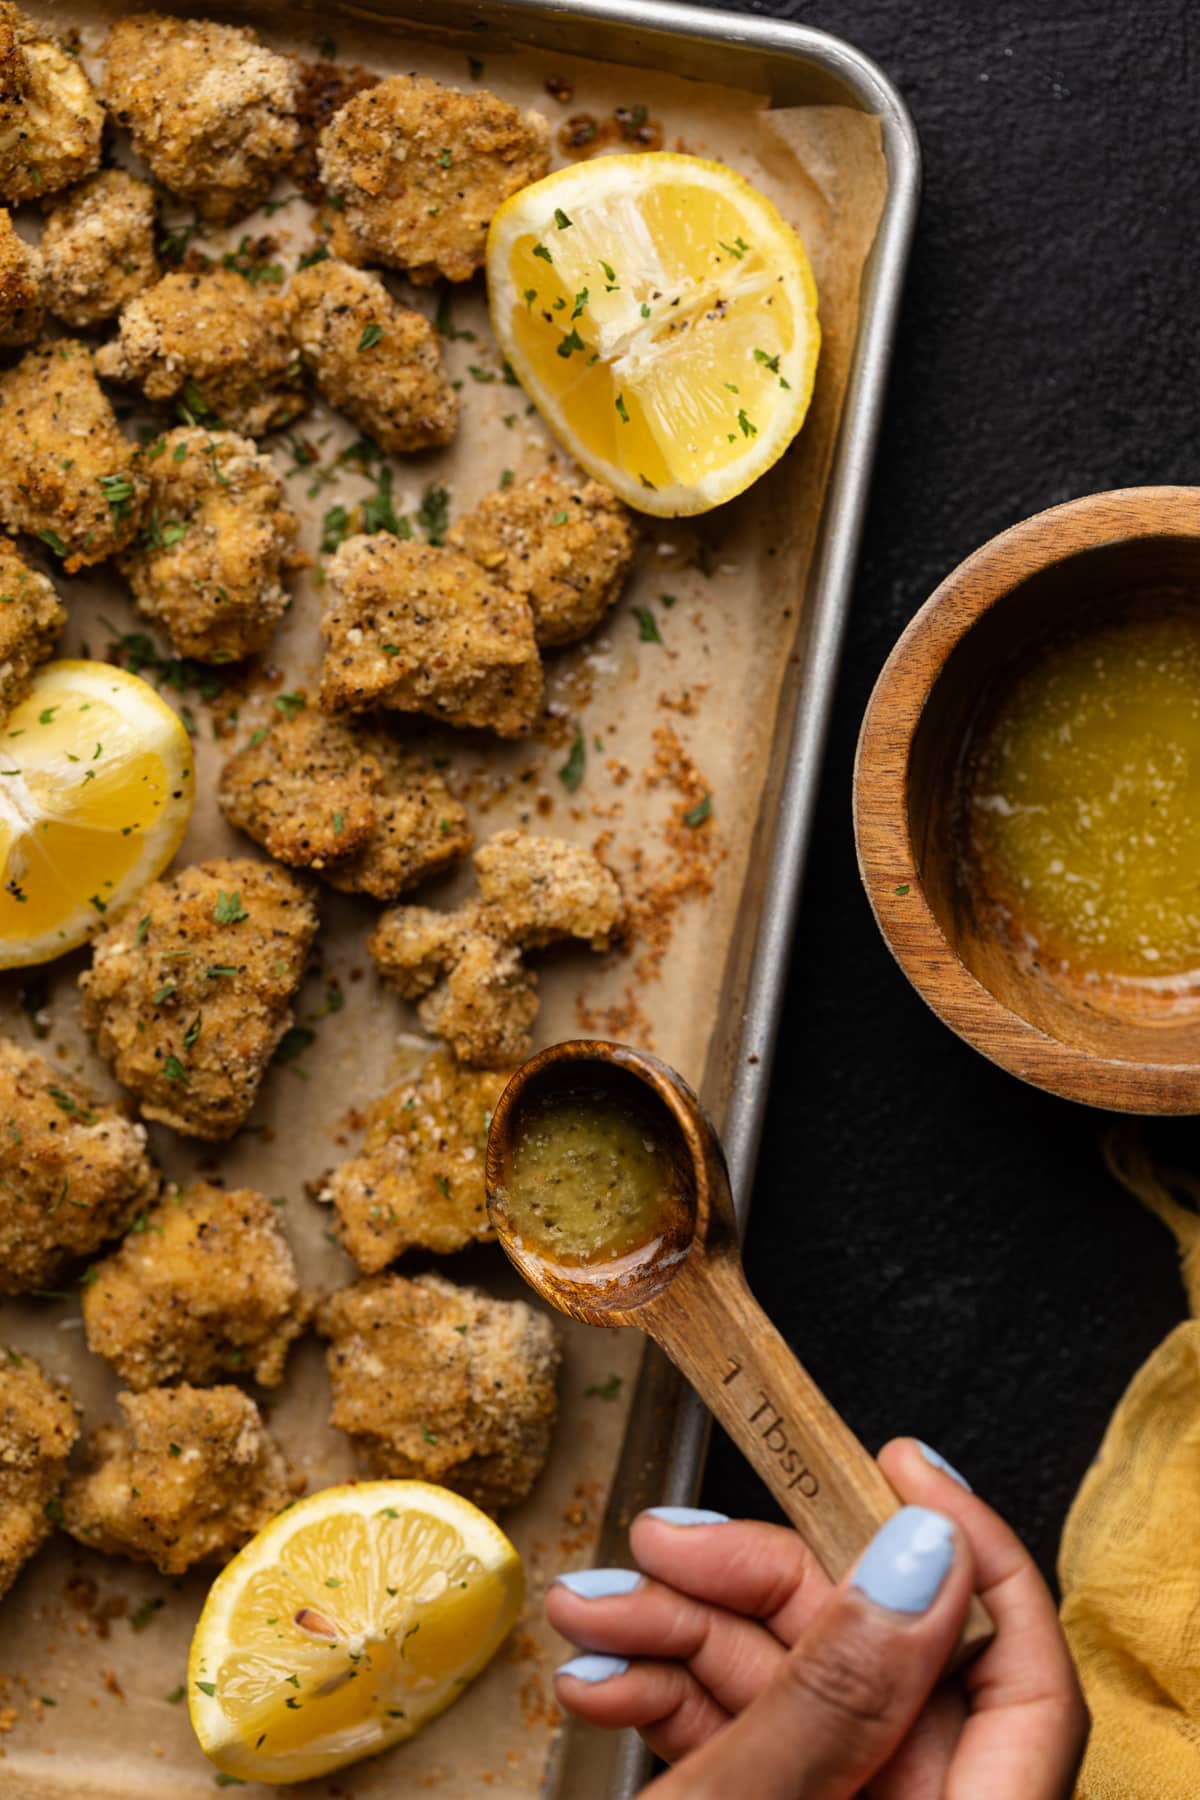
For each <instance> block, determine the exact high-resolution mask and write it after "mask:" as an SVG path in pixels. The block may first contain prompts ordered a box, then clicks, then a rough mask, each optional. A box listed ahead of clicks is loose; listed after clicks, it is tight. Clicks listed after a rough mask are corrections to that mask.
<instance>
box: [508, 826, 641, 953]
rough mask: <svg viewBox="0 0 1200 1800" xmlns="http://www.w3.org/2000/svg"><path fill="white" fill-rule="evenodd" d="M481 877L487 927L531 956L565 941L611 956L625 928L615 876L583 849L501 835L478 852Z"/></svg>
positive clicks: (542, 839) (554, 840)
mask: <svg viewBox="0 0 1200 1800" xmlns="http://www.w3.org/2000/svg"><path fill="white" fill-rule="evenodd" d="M475 878H476V880H477V881H478V883H479V895H480V899H481V900H482V902H483V904H482V905H481V906H480V908H479V909H478V912H477V914H476V917H477V920H478V922H479V924H480V926H481V927H482V928H483V929H484V930H486V931H489V932H491V933H492V935H493V936H495V937H499V938H502V939H504V940H505V941H506V942H508V943H513V944H520V945H521V946H522V948H523V949H526V950H531V949H535V948H537V947H539V946H541V945H543V944H556V943H559V942H561V940H562V939H563V938H578V939H579V941H580V942H581V943H584V944H590V945H591V947H592V949H593V950H610V949H611V948H612V946H613V944H614V943H615V941H616V940H617V938H618V937H619V936H620V935H621V931H622V929H623V927H624V923H625V902H624V900H623V899H622V897H621V889H620V887H619V885H618V883H617V878H616V876H615V875H614V874H613V872H612V870H611V869H608V868H606V867H605V865H604V864H603V863H602V862H601V861H600V859H599V857H597V856H595V855H593V853H592V852H591V851H590V850H586V849H584V847H583V846H582V845H581V844H568V843H566V842H564V840H563V839H562V838H551V837H535V836H533V835H532V834H531V833H530V832H527V831H498V832H497V833H496V834H495V836H494V837H492V838H489V839H488V841H487V843H486V844H483V845H481V846H480V848H479V849H478V850H477V851H476V852H475Z"/></svg>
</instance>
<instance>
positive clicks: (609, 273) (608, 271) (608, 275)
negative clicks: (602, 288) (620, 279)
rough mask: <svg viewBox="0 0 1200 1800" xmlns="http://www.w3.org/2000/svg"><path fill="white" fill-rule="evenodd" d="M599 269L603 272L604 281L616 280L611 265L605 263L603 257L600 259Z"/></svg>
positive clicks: (615, 273)
mask: <svg viewBox="0 0 1200 1800" xmlns="http://www.w3.org/2000/svg"><path fill="white" fill-rule="evenodd" d="M600 267H601V268H602V269H603V270H604V279H605V280H606V281H615V280H616V279H617V271H616V270H615V269H614V268H613V266H612V264H611V263H606V262H605V260H604V258H603V257H601V258H600Z"/></svg>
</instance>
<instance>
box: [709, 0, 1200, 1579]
mask: <svg viewBox="0 0 1200 1800" xmlns="http://www.w3.org/2000/svg"><path fill="white" fill-rule="evenodd" d="M743 10H747V11H758V12H766V13H773V14H775V15H777V16H779V17H789V18H794V19H795V20H797V21H799V22H801V23H804V24H809V25H815V26H819V27H822V28H823V29H825V30H828V31H831V32H834V33H837V34H838V35H840V36H842V37H844V38H846V39H848V40H849V41H850V42H851V43H853V44H856V45H857V46H858V47H859V48H860V49H862V50H864V51H865V52H866V53H867V54H868V55H870V56H873V57H874V58H875V59H876V60H877V61H878V62H879V64H880V65H881V66H882V68H883V69H884V70H885V71H886V72H887V73H888V74H889V75H890V76H891V78H892V79H893V81H894V82H895V83H896V84H897V86H898V87H899V88H900V90H901V92H902V93H903V94H904V96H905V98H906V99H907V102H908V104H909V107H910V108H911V111H912V113H913V117H914V119H915V121H916V126H917V130H918V132H919V134H920V138H921V144H922V148H923V151H924V159H925V183H924V197H923V201H922V209H921V218H920V223H919V225H918V230H917V238H916V244H915V248H914V253H913V258H912V262H911V265H910V274H909V281H908V288H907V297H906V302H905V306H904V309H903V315H902V319H901V325H900V335H899V344H898V350H897V355H896V360H895V364H894V369H893V377H892V384H891V393H890V402H889V405H888V409H887V414H886V420H885V424H884V429H883V436H882V441H881V444H880V449H879V456H878V461H877V465H876V475H875V483H874V490H873V497H872V502H871V507H870V511H869V514H868V519H867V527H866V538H865V545H864V551H863V556H862V561H861V564H860V571H859V580H858V584H857V591H856V594H855V599H854V609H853V614H852V617H851V622H850V630H849V638H848V642H847V646H846V656H845V661H844V664H843V670H842V677H841V684H840V692H839V701H838V706H837V711H836V718H835V724H834V729H833V734H832V737H831V740H830V745H829V752H828V758H827V762H826V767H825V775H824V780H823V784H822V792H821V800H820V809H819V813H818V818H817V826H816V831H815V836H814V841H813V846H812V856H811V860H810V865H809V873H808V878H807V882H806V888H805V895H804V903H803V909H802V913H801V920H800V929H799V934H798V937H797V941H796V946H795V952H794V960H793V963H792V967H791V971H790V973H789V974H788V976H787V982H788V987H787V1006H786V1011H785V1015H784V1021H783V1031H782V1037H781V1042H780V1048H779V1055H778V1060H777V1063H776V1071H775V1079H774V1088H773V1094H772V1102H771V1108H770V1113H769V1117H768V1122H767V1131H766V1139H765V1143H764V1146H763V1152H762V1159H761V1162H760V1165H759V1179H758V1183H757V1188H756V1193H755V1199H754V1205H753V1210H752V1213H751V1223H750V1232H749V1240H748V1245H747V1265H748V1270H749V1275H750V1279H751V1282H752V1284H753V1286H754V1288H755V1290H756V1292H757V1293H758V1295H759V1296H760V1298H761V1299H762V1301H763V1303H764V1304H765V1306H766V1307H767V1308H768V1310H769V1311H770V1312H771V1314H772V1315H773V1316H774V1318H775V1319H776V1320H777V1321H778V1322H779V1324H780V1326H781V1327H782V1328H783V1330H784V1331H785V1332H786V1334H787V1336H788V1337H789V1338H790V1340H791V1342H792V1343H793V1344H794V1345H795V1347H796V1349H797V1351H798V1352H799V1353H800V1355H801V1356H802V1357H803V1358H804V1359H805V1361H806V1362H807V1363H808V1365H809V1367H810V1368H811V1369H812V1371H813V1373H814V1374H815V1375H816V1377H817V1379H818V1380H819V1381H820V1382H821V1383H822V1385H823V1386H824V1387H825V1388H826V1390H827V1392H828V1393H829V1394H830V1396H831V1398H833V1399H834V1401H835V1402H836V1403H837V1405H838V1406H839V1407H840V1408H841V1410H842V1411H843V1412H844V1413H845V1415H846V1417H847V1418H848V1419H849V1421H850V1423H851V1424H852V1425H853V1426H854V1428H855V1429H856V1430H857V1431H858V1432H859V1433H860V1435H861V1436H862V1437H863V1438H864V1440H865V1441H866V1442H867V1443H868V1444H869V1445H870V1446H871V1447H872V1448H877V1447H878V1446H879V1444H881V1443H882V1442H883V1441H884V1440H885V1439H886V1438H888V1437H890V1436H892V1435H893V1434H895V1433H898V1432H914V1433H916V1434H918V1435H919V1436H921V1437H924V1438H926V1439H927V1440H928V1441H929V1442H930V1443H932V1444H934V1445H936V1446H937V1447H938V1448H939V1449H940V1450H941V1451H943V1452H944V1454H946V1455H947V1456H949V1457H950V1458H951V1459H952V1461H954V1462H955V1463H956V1464H957V1465H958V1466H959V1467H960V1468H961V1469H962V1470H963V1472H964V1473H965V1474H966V1475H967V1477H968V1478H969V1479H970V1481H971V1482H972V1484H973V1485H974V1486H975V1487H976V1488H977V1489H978V1490H979V1491H980V1492H981V1493H982V1494H983V1495H985V1496H986V1497H987V1498H988V1499H989V1500H991V1501H992V1502H993V1503H994V1504H995V1505H996V1506H997V1507H999V1508H1000V1509H1001V1511H1003V1512H1004V1513H1005V1514H1006V1515H1007V1516H1008V1518H1009V1519H1010V1520H1011V1521H1012V1522H1013V1524H1014V1525H1015V1526H1016V1527H1017V1529H1018V1530H1019V1531H1020V1532H1021V1534H1022V1535H1023V1536H1024V1537H1025V1539H1026V1540H1027V1542H1028V1543H1029V1544H1030V1545H1031V1547H1032V1548H1033V1550H1034V1551H1035V1553H1036V1555H1037V1557H1038V1559H1039V1560H1040V1562H1041V1563H1042V1566H1043V1567H1044V1568H1045V1570H1046V1571H1047V1573H1049V1572H1051V1571H1052V1569H1053V1566H1054V1562H1055V1557H1056V1554H1057V1548H1058V1540H1059V1534H1060V1531H1061V1527H1062V1521H1063V1518H1064V1516H1065V1514H1066V1511H1067V1508H1068V1506H1069V1504H1070V1501H1071V1498H1072V1496H1073V1494H1074V1492H1075V1489H1076V1486H1077V1484H1078V1481H1079V1479H1080V1476H1081V1475H1082V1473H1083V1471H1084V1469H1085V1468H1086V1466H1087V1464H1088V1461H1089V1460H1090V1458H1091V1457H1092V1455H1093V1454H1094V1452H1095V1450H1096V1448H1097V1446H1098V1444H1099V1442H1100V1438H1101V1436H1102V1433H1103V1431H1104V1427H1105V1424H1106V1422H1107V1420H1108V1418H1109V1415H1110V1413H1111V1412H1112V1409H1113V1407H1114V1406H1115V1404H1116V1401H1117V1399H1118V1398H1119V1396H1120V1394H1121V1392H1122V1391H1123V1389H1124V1387H1125V1385H1126V1383H1127V1382H1128V1380H1129V1378H1130V1376H1131V1375H1132V1374H1133V1372H1134V1370H1135V1369H1136V1368H1137V1366H1138V1365H1139V1363H1141V1362H1142V1360H1143V1359H1144V1358H1145V1356H1146V1355H1147V1354H1148V1353H1149V1351H1150V1350H1151V1349H1152V1348H1153V1347H1154V1346H1155V1345H1156V1344H1157V1343H1158V1342H1159V1341H1160V1339H1162V1338H1163V1337H1164V1336H1165V1335H1166V1333H1167V1332H1168V1331H1169V1330H1170V1329H1171V1328H1172V1326H1173V1325H1174V1324H1175V1323H1176V1322H1177V1320H1179V1319H1180V1318H1181V1317H1182V1316H1183V1313H1184V1299H1183V1292H1182V1289H1181V1286H1180V1283H1179V1279H1178V1275H1177V1272H1176V1256H1175V1251H1174V1246H1173V1243H1172V1241H1171V1239H1170V1238H1169V1237H1168V1235H1167V1233H1166V1232H1165V1231H1164V1230H1163V1229H1162V1228H1161V1227H1160V1226H1159V1225H1157V1224H1156V1223H1155V1222H1154V1221H1153V1220H1151V1219H1150V1218H1149V1217H1148V1216H1147V1215H1145V1214H1143V1212H1142V1211H1141V1209H1140V1208H1139V1207H1138V1206H1137V1204H1136V1202H1134V1201H1132V1200H1130V1199H1129V1198H1127V1197H1126V1195H1125V1194H1124V1193H1123V1192H1122V1191H1121V1190H1120V1189H1119V1188H1118V1187H1116V1185H1115V1184H1114V1183H1113V1182H1112V1181H1111V1180H1110V1179H1109V1178H1108V1176H1107V1175H1106V1173H1105V1171H1104V1169H1103V1166H1102V1165H1101V1163H1100V1160H1099V1153H1098V1139H1099V1136H1100V1134H1101V1132H1102V1130H1103V1129H1104V1127H1105V1125H1106V1124H1107V1123H1108V1121H1107V1119H1106V1118H1105V1116H1104V1115H1102V1114H1099V1113H1095V1112H1092V1111H1090V1110H1087V1109H1085V1108H1082V1107H1075V1106H1072V1105H1069V1104H1068V1103H1066V1102H1065V1101H1059V1100H1055V1099H1052V1098H1050V1097H1049V1096H1048V1095H1044V1094H1041V1093H1038V1092H1036V1091H1035V1090H1034V1089H1032V1088H1028V1087H1025V1086H1024V1085H1023V1084H1021V1083H1020V1082H1018V1081H1016V1080H1015V1079H1014V1078H1013V1077H1011V1076H1009V1075H1006V1074H1004V1073H1002V1072H1001V1071H1000V1070H998V1069H995V1068H993V1067H992V1066H991V1065H990V1064H989V1063H987V1062H985V1061H984V1060H983V1059H982V1058H981V1057H979V1056H977V1055H976V1054H975V1053H974V1052H972V1051H970V1050H968V1049H967V1048H966V1047H965V1046H964V1045H962V1044H961V1043H959V1041H958V1040H957V1039H956V1038H955V1037H953V1036H952V1035H951V1033H950V1032H949V1031H948V1030H947V1029H946V1028H945V1027H943V1026H942V1025H941V1024H939V1022H938V1021H937V1020H936V1019H935V1018H934V1017H933V1016H932V1014H930V1013H929V1012H927V1011H926V1009H925V1007H924V1005H923V1003H922V1002H921V1001H920V1000H919V999H918V998H917V997H916V995H915V994H914V993H913V992H912V991H911V990H910V988H909V987H908V984H907V982H906V981H905V979H904V977H903V976H902V975H901V974H900V972H899V970H898V969H897V968H896V967H895V966H894V964H893V963H892V961H891V958H890V956H889V955H888V953H887V951H886V950H885V949H884V947H883V944H882V942H881V940H880V939H879V937H878V935H877V933H876V930H875V926H874V923H873V921H872V918H871V915H870V912H869V910H868V907H867V903H866V900H865V898H864V896H863V894H862V890H861V888H860V886H859V882H858V875H857V871H856V868H855V863H854V847H853V841H852V835H851V826H850V771H851V762H852V758H853V752H854V742H855V737H856V734H857V730H858V724H859V719H860V717H861V715H862V710H863V707H864V705H865V703H866V699H867V696H868V694H869V692H870V688H871V684H872V682H873V681H874V678H875V675H876V673H877V672H878V670H879V667H880V665H881V664H882V662H883V660H884V658H885V656H886V655H887V652H888V650H889V649H890V647H891V645H892V643H893V641H894V639H895V638H896V636H897V634H898V633H899V631H900V630H901V628H902V626H903V625H904V624H905V622H906V621H907V620H908V619H909V617H910V616H911V615H912V613H913V612H914V611H915V610H916V608H917V607H918V606H919V605H920V603H921V602H922V601H923V600H924V599H925V598H926V596H927V595H928V594H929V593H930V591H931V590H932V588H933V587H934V586H935V585H936V584H937V582H938V581H939V580H940V579H941V577H942V576H943V575H944V574H945V573H946V572H947V571H948V570H950V569H951V568H952V567H953V566H954V565H955V564H956V563H957V562H959V561H960V560H961V558H962V557H964V556H965V555H967V553H968V552H969V551H971V550H972V549H974V548H975V547H976V546H977V545H978V544H980V543H982V542H983V541H984V540H985V539H986V538H988V537H991V536H992V535H993V534H994V533H995V532H997V531H1000V530H1002V529H1003V528H1004V527H1005V526H1007V525H1009V524H1011V523H1012V522H1013V521H1014V520H1016V519H1020V518H1022V517H1024V516H1025V515H1027V514H1029V513H1032V512H1036V511H1038V510H1039V509H1041V508H1042V507H1044V506H1049V505H1052V504H1054V503H1055V502H1057V501H1060V500H1065V499H1068V498H1070V497H1071V496H1073V495H1076V494H1083V493H1088V492H1090V491H1093V490H1095V489H1100V488H1111V487H1123V486H1128V485H1132V484H1137V483H1141V482H1159V481H1163V482H1187V481H1197V480H1200V457H1198V455H1197V451H1198V438H1200V427H1198V418H1200V382H1198V380H1197V360H1198V354H1197V353H1198V351H1200V295H1198V293H1197V280H1198V277H1200V255H1198V254H1197V246H1196V231H1197V225H1198V223H1200V133H1198V132H1197V128H1196V122H1195V92H1196V89H1195V79H1196V73H1197V63H1196V44H1195V43H1194V42H1190V41H1189V25H1188V15H1189V8H1188V5H1187V4H1186V0H1139V4H1138V5H1137V6H1136V7H1135V6H1130V5H1129V4H1128V3H1127V0H1065V3H1063V0H1057V3H1056V0H1000V3H999V4H992V5H988V6H984V5H981V4H978V3H977V0H904V4H900V3H899V0H845V3H844V4H840V5H839V4H834V3H832V0H830V3H828V4H803V3H789V0H775V3H774V4H771V3H769V0H764V3H762V4H754V5H750V6H746V7H744V8H743ZM1197 516H1198V521H1200V506H1198V514H1197ZM783 976H784V972H783V971H780V978H781V979H783ZM1152 1141H1153V1142H1156V1143H1157V1144H1159V1145H1161V1146H1162V1147H1163V1148H1164V1149H1166V1150H1167V1151H1168V1152H1169V1153H1170V1154H1172V1155H1173V1156H1175V1157H1176V1158H1178V1159H1179V1160H1186V1161H1188V1162H1190V1163H1191V1164H1192V1165H1193V1166H1195V1167H1197V1168H1198V1169H1200V1131H1198V1130H1197V1129H1196V1128H1195V1126H1193V1125H1192V1123H1191V1122H1190V1121H1184V1122H1176V1123H1173V1124H1171V1125H1169V1126H1167V1125H1156V1126H1155V1127H1154V1128H1153V1132H1152ZM704 1499H705V1502H706V1503H707V1504H709V1505H713V1506H718V1507H721V1508H723V1509H724V1510H726V1511H729V1512H733V1513H750V1514H758V1515H766V1516H777V1515H775V1513H774V1509H773V1506H772V1503H771V1502H770V1500H769V1499H768V1497H767V1495H766V1493H765V1491H764V1490H763V1489H762V1488H761V1487H760V1485H759V1484H758V1482H757V1480H756V1479H755V1477H754V1476H753V1475H752V1474H751V1472H750V1470H749V1469H748V1468H747V1467H746V1465H745V1464H744V1463H743V1462H742V1460H741V1458H740V1456H738V1455H737V1453H736V1452H734V1451H733V1450H732V1449H731V1447H730V1445H729V1443H728V1442H727V1441H726V1440H725V1439H724V1438H723V1437H721V1436H719V1435H718V1436H717V1437H716V1438H715V1440H714V1445H713V1453H712V1457H711V1461H710V1464H709V1469H708V1474H707V1478H706V1482H705V1488H704Z"/></svg>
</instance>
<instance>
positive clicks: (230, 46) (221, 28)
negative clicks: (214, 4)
mask: <svg viewBox="0 0 1200 1800" xmlns="http://www.w3.org/2000/svg"><path fill="white" fill-rule="evenodd" d="M104 55H105V61H106V64H107V72H106V76H105V82H104V97H105V99H106V100H107V101H108V104H109V106H110V107H111V108H112V111H113V115H114V117H115V118H116V119H117V121H118V122H119V123H120V124H122V125H125V126H127V127H128V129H129V131H130V133H131V135H132V137H133V147H134V149H135V150H136V151H137V153H138V155H139V156H140V157H141V159H142V161H143V162H144V163H145V164H146V167H147V168H148V169H149V170H150V173H151V174H152V175H153V176H154V178H155V180H156V181H159V182H161V183H162V185H163V187H165V188H166V189H167V190H168V191H169V192H170V193H172V194H175V195H176V196H177V197H178V198H179V199H180V200H186V201H188V202H189V203H190V204H191V205H192V206H194V207H195V209H196V211H197V212H198V213H199V215H200V217H201V218H202V219H215V220H218V221H222V222H224V221H227V220H229V219H237V218H240V217H241V216H242V215H243V214H244V213H248V212H250V211H251V210H252V208H254V207H255V206H257V205H258V203H259V201H260V200H263V199H265V198H266V195H267V193H268V191H269V190H270V186H271V183H272V181H273V180H274V178H275V176H276V175H277V174H278V173H279V172H280V170H281V169H283V168H284V167H285V166H286V164H287V163H288V161H289V159H290V157H291V156H292V154H293V152H294V151H295V149H296V146H297V144H298V143H299V141H300V124H299V120H298V119H297V117H296V105H297V100H298V98H299V79H298V75H297V71H296V68H295V66H294V64H293V63H292V61H291V59H290V58H289V57H286V56H277V55H276V53H275V52H274V51H273V50H268V49H267V48H266V46H265V45H264V44H262V43H260V42H259V39H258V36H257V34H256V33H255V32H253V31H251V30H250V28H249V27H248V26H246V25H218V24H216V23H215V22H214V21H213V20H211V19H172V18H166V17H164V15H163V14H161V13H139V14H136V15H135V16H133V17H131V18H125V19H118V20H117V22H116V24H115V25H114V26H113V28H112V30H111V32H110V33H109V37H108V42H107V44H106V45H105V49H104Z"/></svg>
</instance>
